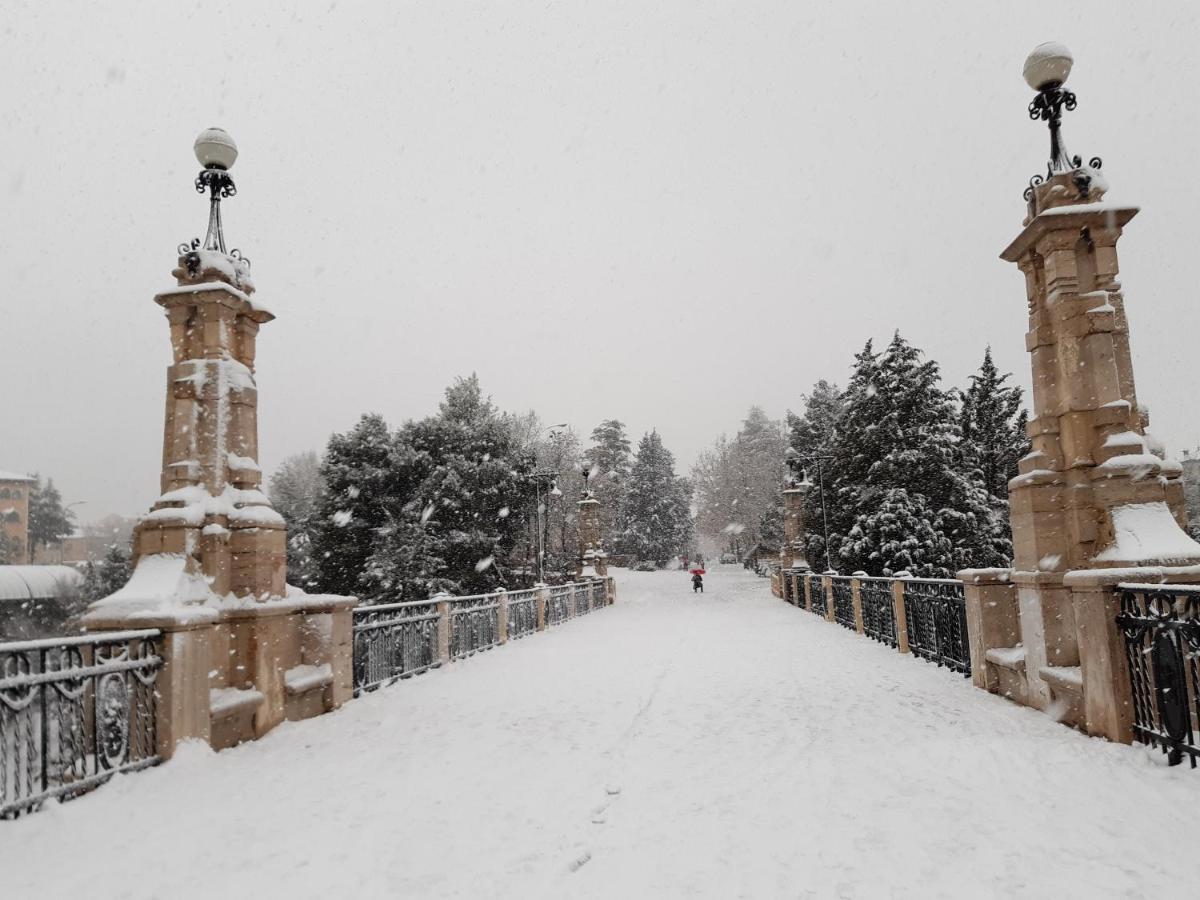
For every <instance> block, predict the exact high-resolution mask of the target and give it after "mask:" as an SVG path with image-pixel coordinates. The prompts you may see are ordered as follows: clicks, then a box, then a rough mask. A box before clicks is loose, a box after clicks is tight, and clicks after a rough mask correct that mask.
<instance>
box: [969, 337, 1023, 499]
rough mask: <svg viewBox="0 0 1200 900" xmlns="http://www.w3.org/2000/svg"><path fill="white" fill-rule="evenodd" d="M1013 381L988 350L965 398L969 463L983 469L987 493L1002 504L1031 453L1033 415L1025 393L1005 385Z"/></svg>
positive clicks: (990, 349) (972, 377) (981, 470)
mask: <svg viewBox="0 0 1200 900" xmlns="http://www.w3.org/2000/svg"><path fill="white" fill-rule="evenodd" d="M1011 377H1012V374H1011V373H1005V374H1004V375H1001V374H1000V372H999V370H997V368H996V365H995V363H993V362H992V348H991V347H988V348H987V350H985V351H984V354H983V364H982V365H981V366H980V367H979V374H978V375H972V376H971V386H970V387H969V388H967V390H966V391H965V392H964V393H963V395H962V412H961V414H960V417H959V421H960V423H961V426H962V440H963V451H964V455H965V458H966V461H967V463H968V464H969V465H973V466H975V467H976V468H978V469H979V472H980V475H981V477H982V479H983V486H984V488H985V489H986V490H987V492H988V493H989V494H991V495H992V497H994V498H996V499H998V500H1001V501H1004V500H1007V498H1008V482H1009V479H1011V478H1013V477H1014V476H1016V474H1017V462H1018V461H1019V460H1020V459H1021V457H1023V456H1024V455H1025V454H1027V453H1028V452H1029V438H1028V437H1026V435H1025V425H1026V423H1027V422H1028V420H1029V414H1028V413H1027V412H1026V411H1025V409H1024V408H1023V406H1022V405H1021V389H1020V388H1019V387H1012V386H1006V385H1005V382H1006V381H1008V379H1009V378H1011Z"/></svg>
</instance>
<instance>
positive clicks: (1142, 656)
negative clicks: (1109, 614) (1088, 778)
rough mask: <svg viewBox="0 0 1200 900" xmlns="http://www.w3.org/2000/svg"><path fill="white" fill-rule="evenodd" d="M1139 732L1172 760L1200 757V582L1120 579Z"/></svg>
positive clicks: (1135, 728)
mask: <svg viewBox="0 0 1200 900" xmlns="http://www.w3.org/2000/svg"><path fill="white" fill-rule="evenodd" d="M1118 591H1119V595H1120V600H1121V609H1120V612H1119V613H1118V614H1117V625H1118V627H1119V628H1120V629H1121V633H1122V634H1123V635H1124V637H1125V652H1126V658H1127V659H1128V662H1129V682H1130V689H1131V692H1132V695H1133V696H1132V701H1133V733H1134V736H1135V737H1136V738H1137V739H1138V740H1139V741H1141V742H1142V743H1143V744H1149V745H1150V746H1152V747H1160V748H1161V749H1162V750H1163V752H1164V753H1166V754H1167V761H1168V762H1169V763H1170V764H1171V765H1173V766H1174V765H1178V764H1179V763H1180V762H1182V761H1183V757H1184V755H1185V754H1186V755H1187V756H1188V758H1189V760H1190V761H1191V764H1192V768H1195V767H1196V764H1197V762H1200V742H1198V741H1197V732H1198V729H1200V586H1187V587H1184V586H1176V585H1135V584H1129V585H1125V584H1123V585H1120V587H1119V588H1118Z"/></svg>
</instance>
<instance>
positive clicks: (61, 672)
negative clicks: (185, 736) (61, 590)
mask: <svg viewBox="0 0 1200 900" xmlns="http://www.w3.org/2000/svg"><path fill="white" fill-rule="evenodd" d="M160 638H161V632H159V631H155V630H152V629H148V630H142V631H119V632H109V633H107V634H106V633H96V634H89V635H83V636H80V637H69V638H50V639H47V640H39V641H21V642H16V643H9V644H0V818H6V819H10V818H15V817H16V816H19V815H20V814H21V813H23V812H29V811H31V810H35V809H37V808H38V807H40V806H41V805H42V804H43V803H45V802H46V801H47V800H49V799H51V798H57V799H59V800H69V799H71V798H73V797H77V796H79V795H80V794H84V793H86V792H87V791H90V790H92V789H94V788H96V787H98V786H99V785H101V784H103V783H104V782H106V781H107V780H108V779H110V778H111V777H112V776H113V775H114V774H116V773H118V772H131V771H134V770H137V769H143V768H145V767H146V766H151V765H154V764H155V763H156V762H158V759H159V757H158V746H157V741H158V735H157V728H156V718H155V717H156V715H157V712H158V709H157V692H156V690H155V681H156V679H157V677H158V672H159V670H160V669H161V668H162V658H161V656H160V655H159V654H160V652H161V650H160Z"/></svg>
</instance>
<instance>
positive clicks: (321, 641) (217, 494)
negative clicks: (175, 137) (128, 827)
mask: <svg viewBox="0 0 1200 900" xmlns="http://www.w3.org/2000/svg"><path fill="white" fill-rule="evenodd" d="M196 155H197V158H198V159H199V160H200V163H201V165H203V166H204V170H203V171H202V172H201V173H200V176H199V177H198V178H197V180H196V187H197V189H198V190H200V191H201V192H204V191H208V192H209V193H210V211H209V227H208V234H207V236H206V238H205V241H204V243H203V245H201V243H200V241H198V240H196V241H192V242H191V243H190V244H184V245H181V246H180V247H179V257H178V265H177V266H176V268H175V269H174V271H173V273H172V274H173V275H174V276H175V281H176V284H175V286H173V287H171V288H168V289H166V290H164V291H161V292H160V293H159V294H157V295H156V296H155V298H154V299H155V302H156V303H158V305H159V306H161V307H162V308H163V310H164V312H165V313H166V318H167V322H168V323H169V326H170V338H171V351H172V361H171V365H170V366H169V367H168V369H167V390H166V410H165V417H164V427H163V455H162V473H161V478H160V490H161V494H160V496H159V498H158V499H157V500H156V501H155V502H154V504H153V507H152V509H151V510H150V512H148V513H147V514H146V515H144V516H143V517H142V518H141V520H140V522H139V523H138V525H137V528H136V529H135V532H134V561H135V567H134V571H133V576H132V578H131V579H130V581H129V584H127V585H126V586H125V587H124V588H122V589H121V590H120V591H117V592H116V593H115V594H113V595H112V596H110V597H105V598H103V599H101V600H98V601H97V602H96V603H94V604H93V605H92V607H91V608H90V610H89V612H88V614H87V615H86V617H85V619H84V624H85V626H86V627H87V628H88V629H89V630H108V629H123V628H131V627H155V628H159V629H161V630H162V631H163V632H164V634H163V636H162V644H163V646H162V651H163V654H164V670H163V671H164V673H165V677H164V678H163V680H162V681H161V682H160V684H161V685H162V692H163V700H162V703H161V704H160V707H159V710H160V711H159V734H160V747H161V750H162V753H163V755H164V756H169V755H170V753H171V752H172V750H173V749H174V746H175V744H176V743H177V742H178V741H179V740H181V739H183V738H187V737H194V738H202V739H205V740H208V741H209V742H210V743H212V745H213V746H214V747H217V748H220V747H225V746H231V745H232V744H235V743H238V742H239V741H241V740H245V739H247V738H251V737H258V736H260V735H262V734H264V733H265V732H266V731H269V730H270V729H271V728H273V727H274V726H275V725H277V724H278V723H279V722H281V721H283V720H284V719H285V718H289V719H298V718H307V717H308V716H311V715H316V714H319V713H321V712H324V711H326V710H328V709H332V708H335V707H336V706H339V705H340V704H341V703H342V702H344V701H345V700H346V699H347V698H348V697H349V696H350V693H351V682H352V673H351V659H350V656H351V646H350V637H351V629H352V623H351V613H350V608H351V607H352V606H353V603H354V601H353V598H349V597H331V596H310V595H307V594H305V593H304V592H303V591H298V590H295V589H292V590H289V589H288V586H287V583H286V575H287V572H286V549H285V547H286V528H285V525H284V521H283V518H282V517H281V516H280V515H279V514H278V513H277V512H276V511H275V510H274V509H273V508H272V507H271V503H270V501H269V500H268V499H267V497H266V495H265V494H264V493H263V492H262V490H261V488H260V486H261V481H262V471H261V469H260V467H259V463H258V388H257V385H256V383H255V378H254V362H255V343H256V340H257V336H258V330H259V327H260V326H262V325H263V324H265V323H267V322H270V321H271V320H272V319H273V318H274V317H273V316H272V315H271V313H270V312H268V311H267V310H266V309H265V308H263V307H262V306H261V305H260V304H259V303H257V302H255V301H254V300H253V299H252V296H253V294H254V284H253V282H252V280H251V278H250V264H249V261H248V260H246V259H245V258H243V257H242V256H241V255H240V254H239V253H238V251H237V250H233V251H232V252H227V251H226V249H225V238H224V234H223V232H222V227H221V213H220V201H221V199H222V198H227V197H230V196H233V194H234V193H235V192H236V189H235V187H234V184H233V181H232V179H231V178H230V176H229V172H228V170H229V168H230V166H232V164H233V162H234V160H235V159H236V158H237V148H236V146H234V144H233V141H232V139H230V137H229V135H228V134H226V133H225V132H224V131H221V130H220V129H209V130H208V131H205V132H203V133H202V134H201V135H200V137H199V138H198V139H197V141H196ZM167 695H169V696H167Z"/></svg>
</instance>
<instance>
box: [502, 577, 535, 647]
mask: <svg viewBox="0 0 1200 900" xmlns="http://www.w3.org/2000/svg"><path fill="white" fill-rule="evenodd" d="M535 631H537V591H535V590H528V591H510V592H509V594H508V639H509V640H510V641H513V640H516V639H517V638H523V637H525V635H527V634H533V633H534V632H535Z"/></svg>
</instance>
